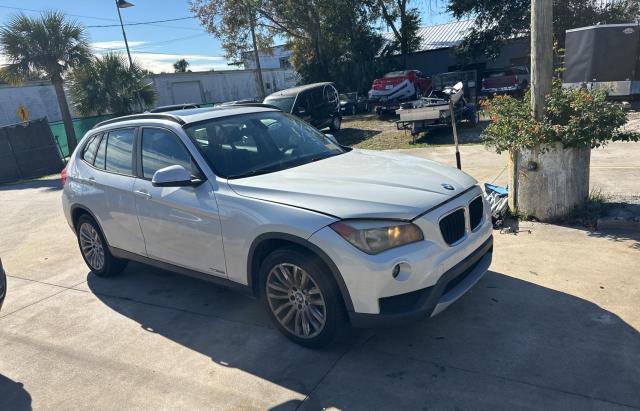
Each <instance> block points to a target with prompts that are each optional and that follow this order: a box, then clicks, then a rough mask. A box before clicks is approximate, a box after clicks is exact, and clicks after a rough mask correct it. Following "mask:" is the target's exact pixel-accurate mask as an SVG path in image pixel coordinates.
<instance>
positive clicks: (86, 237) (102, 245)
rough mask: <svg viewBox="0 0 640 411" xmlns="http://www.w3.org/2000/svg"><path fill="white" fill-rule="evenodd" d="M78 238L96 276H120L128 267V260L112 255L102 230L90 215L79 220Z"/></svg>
mask: <svg viewBox="0 0 640 411" xmlns="http://www.w3.org/2000/svg"><path fill="white" fill-rule="evenodd" d="M76 236H77V238H78V247H80V253H81V254H82V258H83V259H84V262H85V263H86V264H87V267H89V269H91V272H93V273H94V274H95V275H97V276H99V277H111V276H114V275H117V274H120V273H121V272H122V270H124V268H125V267H126V265H127V260H121V259H119V258H115V257H114V256H113V255H111V253H110V252H109V247H108V246H107V242H106V240H105V238H104V235H103V234H102V230H100V227H99V226H98V224H97V223H96V222H95V220H94V219H93V218H91V217H90V216H89V215H87V214H84V215H82V216H80V218H79V219H78V223H77V224H76ZM91 251H93V253H92V252H91Z"/></svg>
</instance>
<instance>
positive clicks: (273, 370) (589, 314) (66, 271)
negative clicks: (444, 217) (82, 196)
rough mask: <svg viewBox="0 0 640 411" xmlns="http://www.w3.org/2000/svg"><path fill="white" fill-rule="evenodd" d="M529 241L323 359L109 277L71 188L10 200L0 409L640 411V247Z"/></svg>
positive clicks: (0, 247) (554, 232) (498, 245)
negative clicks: (85, 252)
mask: <svg viewBox="0 0 640 411" xmlns="http://www.w3.org/2000/svg"><path fill="white" fill-rule="evenodd" d="M474 147H475V148H474ZM477 147H478V146H465V147H463V159H465V158H466V159H468V160H467V162H468V163H467V164H468V165H469V167H470V169H471V170H473V167H472V166H473V164H469V162H470V161H471V160H470V159H472V158H474V156H473V155H471V154H472V153H471V151H469V152H468V155H466V156H465V151H464V150H476V149H477ZM477 158H478V162H480V163H482V162H483V161H487V160H486V158H487V157H483V156H477ZM496 164H497V163H493V164H487V165H486V167H485V166H484V165H482V164H476V169H477V170H478V171H477V173H478V174H481V173H485V174H486V175H487V178H488V177H490V174H493V175H494V177H495V176H498V173H499V172H500V169H501V168H500V166H499V165H498V166H496ZM596 164H598V162H597V161H596ZM487 167H491V168H492V171H491V172H490V171H488V170H489V169H488V168H487ZM625 170H626V171H625V172H629V170H627V169H625ZM472 174H474V172H473V171H472ZM482 179H483V180H484V179H485V177H484V175H483V176H482ZM638 181H640V180H635V183H629V184H631V186H630V190H632V191H633V190H635V192H636V193H640V183H639V182H638ZM625 184H626V183H625ZM633 184H635V186H633ZM519 229H520V230H521V231H520V232H519V233H518V234H500V233H499V232H497V231H496V232H495V233H494V235H495V253H494V263H493V265H492V267H491V271H490V272H489V273H488V274H487V275H486V277H485V278H484V279H483V280H481V282H480V283H478V285H477V286H476V287H475V289H474V290H473V291H472V292H471V293H469V294H468V295H466V296H465V297H463V298H462V299H461V300H460V301H459V302H458V303H456V304H454V305H453V306H452V307H451V308H450V309H449V310H447V311H445V312H444V313H442V314H441V315H439V316H438V317H436V318H434V319H431V320H425V321H421V322H418V323H415V324H413V325H411V326H408V327H403V328H397V329H384V330H363V331H357V332H354V333H353V334H352V335H351V336H348V337H347V338H345V339H344V340H343V341H340V342H339V343H337V344H335V345H334V346H332V347H330V348H328V349H325V350H320V351H313V350H308V349H304V348H301V347H298V346H296V345H293V344H292V343H290V342H288V340H286V339H285V338H284V337H282V336H281V335H280V334H279V333H278V331H277V330H275V329H274V328H273V327H272V326H271V324H270V323H269V321H268V318H267V317H266V315H264V314H263V312H262V309H261V306H260V305H259V303H258V302H256V301H253V300H250V299H247V298H245V297H243V296H240V295H238V294H234V293H233V292H230V291H227V290H224V289H222V288H218V287H216V286H214V285H211V284H207V283H202V282H198V281H196V280H193V279H190V278H186V277H181V276H178V275H175V274H172V273H168V272H165V271H161V270H158V269H155V268H150V267H146V266H143V265H140V264H131V265H130V266H129V267H128V268H127V269H126V270H125V272H124V273H123V274H122V275H121V276H119V277H117V278H113V279H102V278H98V277H95V276H93V275H92V274H90V273H89V272H88V270H87V268H86V266H85V265H84V263H83V261H82V259H81V256H80V253H79V252H78V250H77V245H76V243H75V238H74V236H73V234H72V233H71V231H70V229H69V227H68V226H67V224H66V221H65V220H64V218H63V216H62V212H61V207H60V185H59V183H58V181H57V180H39V181H34V182H30V183H24V184H19V185H9V186H0V257H1V258H2V261H3V263H4V266H5V268H6V270H7V273H8V275H9V278H8V280H9V284H8V287H9V290H8V296H7V300H6V301H5V305H4V307H3V309H2V312H0V409H2V410H5V409H6V410H22V409H30V408H33V409H53V410H61V409H87V408H91V409H190V410H192V409H297V408H299V409H310V410H315V409H322V408H330V407H334V408H338V409H345V410H354V409H355V410H359V409H362V410H372V409H381V410H382V409H384V410H397V409H408V410H419V409H492V410H493V409H563V410H564V409H580V410H584V409H640V395H639V394H638V393H639V392H640V367H638V364H640V333H639V330H640V277H639V276H638V273H639V272H640V233H638V232H637V231H632V230H627V231H616V232H614V231H609V232H589V231H586V230H583V229H579V228H566V227H558V226H551V225H544V224H534V223H522V224H520V227H519Z"/></svg>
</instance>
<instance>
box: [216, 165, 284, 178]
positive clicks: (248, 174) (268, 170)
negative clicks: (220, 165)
mask: <svg viewBox="0 0 640 411" xmlns="http://www.w3.org/2000/svg"><path fill="white" fill-rule="evenodd" d="M278 170H282V166H281V164H276V165H271V166H268V167H261V168H256V169H255V170H250V171H247V172H246V173H240V174H232V175H230V176H227V178H228V179H234V178H244V177H253V176H259V175H261V174H267V173H273V172H274V171H278Z"/></svg>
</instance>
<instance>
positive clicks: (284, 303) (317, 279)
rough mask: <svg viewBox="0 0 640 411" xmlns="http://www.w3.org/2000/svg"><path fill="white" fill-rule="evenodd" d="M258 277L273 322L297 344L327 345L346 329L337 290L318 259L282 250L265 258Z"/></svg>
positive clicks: (292, 249)
mask: <svg viewBox="0 0 640 411" xmlns="http://www.w3.org/2000/svg"><path fill="white" fill-rule="evenodd" d="M259 274H260V290H261V298H262V300H263V303H264V307H265V309H266V310H267V312H268V314H269V317H270V318H271V321H272V322H273V324H274V325H275V326H276V328H278V330H280V332H281V333H283V334H284V335H285V336H286V337H287V338H289V339H290V340H291V341H293V342H295V343H296V344H299V345H302V346H304V347H309V348H320V347H323V346H326V345H328V344H330V343H331V342H332V341H333V340H334V339H335V338H336V337H337V335H338V334H340V330H341V329H343V327H345V326H346V324H347V322H346V320H345V309H344V306H343V304H342V300H341V297H340V294H339V292H338V287H337V285H336V284H335V282H334V280H333V278H332V277H331V274H330V273H328V272H327V268H326V267H325V266H324V265H323V264H321V263H320V262H319V260H318V259H317V258H316V257H315V256H313V255H311V254H309V253H306V252H303V251H299V250H298V249H295V248H281V249H278V250H275V251H274V252H272V253H271V254H269V255H268V256H267V258H265V260H264V261H263V263H262V265H261V267H260V272H259ZM285 274H286V275H285ZM322 321H324V323H322Z"/></svg>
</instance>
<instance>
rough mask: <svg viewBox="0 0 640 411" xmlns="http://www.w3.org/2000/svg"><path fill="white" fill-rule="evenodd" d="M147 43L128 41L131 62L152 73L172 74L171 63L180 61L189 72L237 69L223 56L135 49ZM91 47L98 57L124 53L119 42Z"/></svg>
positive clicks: (99, 43)
mask: <svg viewBox="0 0 640 411" xmlns="http://www.w3.org/2000/svg"><path fill="white" fill-rule="evenodd" d="M147 43H148V42H146V41H130V42H129V49H130V50H131V57H132V58H133V60H134V61H136V62H138V64H140V65H141V66H142V67H144V68H145V69H147V70H149V71H151V72H153V73H160V72H167V73H170V72H173V63H175V62H176V61H177V60H180V59H185V60H187V61H188V62H189V70H191V71H209V70H212V69H213V70H234V69H236V68H237V67H236V66H228V65H227V59H226V58H225V57H223V56H207V55H203V54H172V53H154V52H152V51H149V52H147V51H144V52H142V51H143V50H144V49H148V46H146V47H142V49H143V50H137V49H136V48H137V47H139V46H144V45H145V44H147ZM91 47H92V48H93V50H94V53H96V54H97V55H98V56H100V55H103V54H105V53H108V52H109V51H115V52H119V53H126V50H125V44H124V41H121V40H113V41H100V42H95V43H91Z"/></svg>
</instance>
